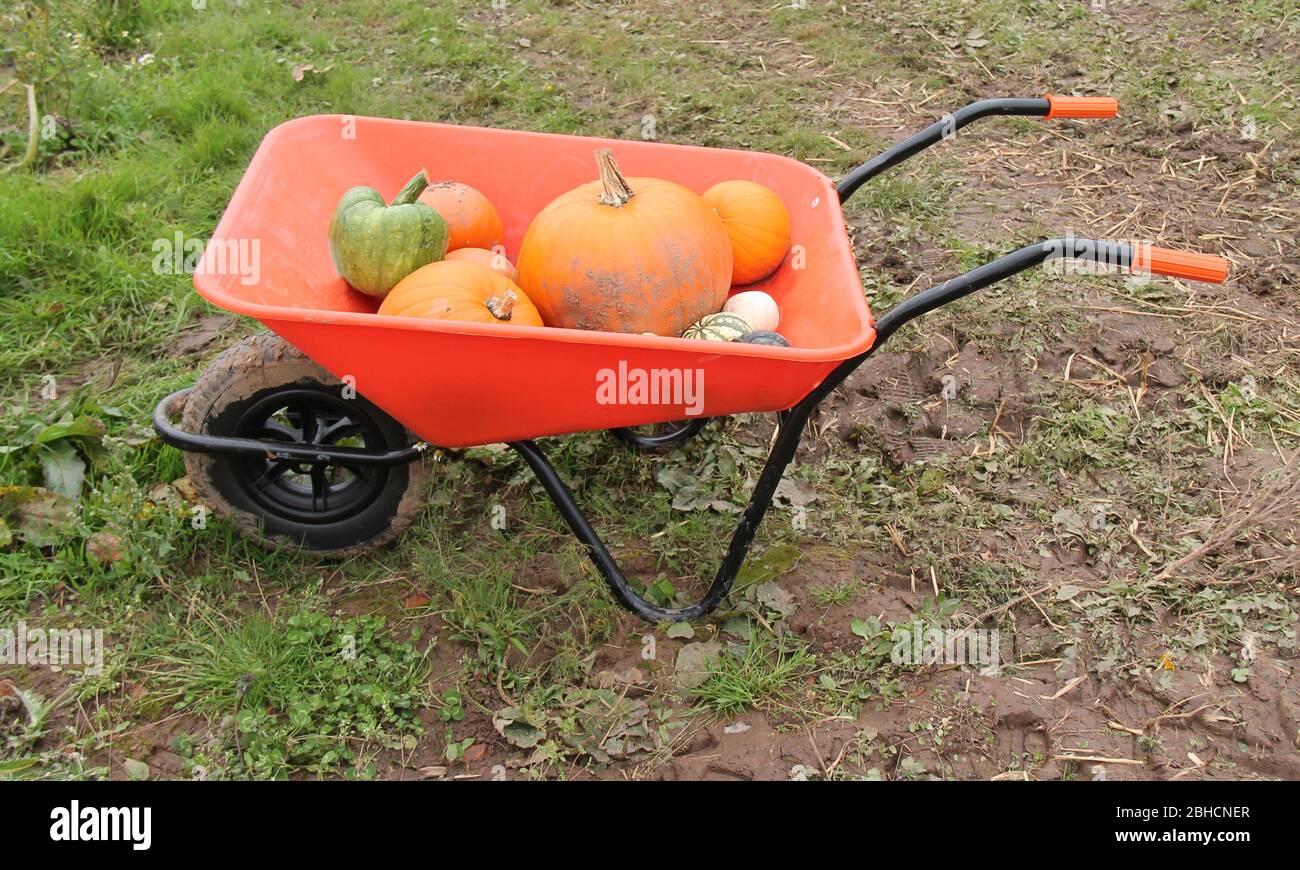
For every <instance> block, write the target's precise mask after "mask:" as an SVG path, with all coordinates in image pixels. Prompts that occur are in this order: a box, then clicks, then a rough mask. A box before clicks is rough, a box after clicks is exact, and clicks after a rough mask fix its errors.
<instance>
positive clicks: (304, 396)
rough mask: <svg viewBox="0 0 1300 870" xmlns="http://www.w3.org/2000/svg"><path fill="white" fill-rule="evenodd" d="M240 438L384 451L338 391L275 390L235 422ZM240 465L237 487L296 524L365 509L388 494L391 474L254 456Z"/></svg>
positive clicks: (370, 423)
mask: <svg viewBox="0 0 1300 870" xmlns="http://www.w3.org/2000/svg"><path fill="white" fill-rule="evenodd" d="M232 434H234V435H235V436H237V437H243V438H257V439H261V440H273V441H284V442H292V443H295V444H314V445H321V446H334V447H362V448H366V449H369V450H386V449H388V446H387V445H386V444H385V441H384V437H383V434H382V432H381V431H380V429H379V427H378V425H376V423H375V421H374V420H372V419H370V417H369V416H368V415H366V414H365V413H364V412H363V411H362V409H361V408H360V407H358V404H357V403H356V402H352V401H348V400H347V399H344V398H342V396H341V395H339V393H338V388H335V389H334V391H329V388H326V387H318V388H316V389H311V388H295V389H288V390H277V391H276V392H274V393H272V394H270V395H267V396H264V397H262V398H261V399H259V400H258V401H256V402H254V403H253V404H252V405H251V406H250V407H249V408H248V410H246V411H245V412H244V413H243V414H242V415H241V416H240V418H239V420H238V421H237V422H236V424H235V431H234V433H232ZM234 464H235V472H236V473H235V479H236V483H237V484H238V486H239V487H240V489H242V490H243V492H244V493H245V494H246V495H247V496H248V498H249V499H250V500H251V501H252V502H253V503H254V504H256V505H257V506H258V507H259V508H261V509H262V510H263V511H266V512H267V513H268V514H271V515H274V516H276V517H280V518H282V519H286V520H292V521H294V522H298V523H314V524H321V523H334V522H338V521H340V520H344V519H347V518H348V517H352V516H355V515H356V514H358V513H360V512H361V511H363V510H365V509H366V508H367V507H369V506H370V505H371V504H373V503H374V501H375V499H376V498H378V497H379V495H380V493H382V492H383V490H384V486H385V485H386V484H387V482H388V469H387V468H384V467H382V466H375V465H348V464H339V463H336V462H332V461H331V462H300V461H296V460H291V459H272V458H270V457H267V458H262V457H249V458H246V459H238V460H236V462H235V463H234Z"/></svg>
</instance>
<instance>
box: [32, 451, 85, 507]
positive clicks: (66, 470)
mask: <svg viewBox="0 0 1300 870" xmlns="http://www.w3.org/2000/svg"><path fill="white" fill-rule="evenodd" d="M41 470H42V472H43V473H44V475H45V488H46V489H48V490H50V491H51V492H55V493H58V494H59V495H61V496H64V497H66V498H70V499H77V498H80V497H81V484H82V483H83V482H84V481H85V479H86V463H85V462H83V461H82V459H81V456H80V454H78V453H77V448H76V447H74V446H73V444H72V442H71V441H67V440H63V441H56V442H54V443H53V444H49V445H47V446H46V449H45V450H43V451H42V452H41Z"/></svg>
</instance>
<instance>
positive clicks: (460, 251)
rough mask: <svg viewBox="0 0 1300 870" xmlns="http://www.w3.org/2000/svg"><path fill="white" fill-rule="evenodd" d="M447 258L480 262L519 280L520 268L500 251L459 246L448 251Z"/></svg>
mask: <svg viewBox="0 0 1300 870" xmlns="http://www.w3.org/2000/svg"><path fill="white" fill-rule="evenodd" d="M444 259H447V260H466V261H468V262H470V263H478V264H479V265H480V266H487V267H488V268H489V269H492V270H494V271H497V272H500V273H501V274H502V275H505V276H506V277H507V278H509V279H510V280H511V281H516V282H517V281H518V280H519V270H518V269H516V268H515V265H514V263H511V262H510V261H509V260H507V259H506V255H505V254H502V253H499V252H498V251H489V250H487V249H486V248H457V249H456V250H454V251H448V252H447V256H446V257H445V258H444Z"/></svg>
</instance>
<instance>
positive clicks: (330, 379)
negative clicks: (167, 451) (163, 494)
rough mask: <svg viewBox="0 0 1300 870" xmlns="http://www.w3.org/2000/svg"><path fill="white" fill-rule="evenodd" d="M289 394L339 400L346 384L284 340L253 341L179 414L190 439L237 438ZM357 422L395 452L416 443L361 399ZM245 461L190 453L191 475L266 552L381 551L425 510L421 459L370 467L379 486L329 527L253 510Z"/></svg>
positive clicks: (204, 381) (231, 354)
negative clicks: (256, 414) (242, 423)
mask: <svg viewBox="0 0 1300 870" xmlns="http://www.w3.org/2000/svg"><path fill="white" fill-rule="evenodd" d="M286 388H294V389H298V388H308V389H322V390H326V391H329V392H330V393H332V394H334V395H338V394H339V393H340V392H341V391H342V389H343V385H342V382H341V381H339V379H338V378H336V377H334V376H333V375H331V374H330V373H329V372H327V371H325V370H324V369H322V368H321V367H320V366H318V365H316V363H314V362H312V361H311V360H310V359H308V358H307V357H306V356H304V355H303V354H302V353H301V352H299V351H298V350H297V349H296V348H294V347H293V346H292V345H290V344H288V343H287V342H286V341H284V340H283V339H282V338H280V337H279V336H277V335H272V334H270V333H260V334H258V335H253V336H250V337H248V338H246V339H244V340H243V341H241V342H240V343H239V344H237V345H235V346H234V347H232V348H230V349H229V350H227V351H226V352H225V353H223V354H221V355H220V356H218V357H217V358H216V359H215V360H213V361H212V364H211V365H209V366H208V368H207V369H206V370H205V371H204V372H203V375H202V376H201V377H200V378H199V380H198V382H197V383H196V384H195V385H194V389H193V391H192V392H191V393H190V395H189V397H188V399H187V400H186V403H185V410H184V412H183V414H182V415H181V425H182V427H183V428H184V429H185V430H186V431H188V432H201V433H204V434H207V435H234V434H236V432H235V431H233V430H234V428H235V427H236V421H238V420H239V419H240V418H241V417H242V416H243V414H244V412H245V411H247V410H248V409H251V408H252V407H253V406H254V405H256V404H257V403H259V402H263V401H265V400H266V399H267V398H268V397H269V396H272V395H273V394H274V393H276V392H277V391H280V390H284V389H286ZM347 402H348V403H349V405H350V406H352V407H355V409H356V413H357V415H359V416H360V417H361V418H364V419H366V420H367V422H368V424H369V426H370V427H371V430H372V431H376V430H377V431H378V433H379V434H380V436H381V437H382V440H383V441H384V443H383V444H381V445H375V444H370V443H367V444H366V446H367V447H370V448H372V449H375V448H377V449H383V450H395V449H398V448H400V447H402V446H404V445H406V444H409V443H410V442H411V441H412V440H413V438H412V436H411V435H410V433H408V432H407V431H406V428H405V427H404V426H402V424H400V423H398V422H397V421H396V420H393V418H391V417H389V416H388V415H387V414H386V413H384V412H383V411H382V410H380V409H379V408H377V407H376V406H375V405H373V404H372V403H370V402H369V401H367V400H365V399H364V398H362V397H361V396H359V395H357V396H355V397H353V398H349V399H347ZM247 461H248V460H247V459H246V458H244V457H235V456H222V455H217V454H207V453H188V452H187V453H186V454H185V470H186V472H187V473H188V475H189V479H190V482H191V483H192V484H193V485H194V488H195V490H196V491H197V493H198V495H199V498H200V499H201V500H202V501H203V503H204V504H206V505H207V506H208V507H209V508H210V509H211V510H212V511H213V512H214V513H216V514H217V515H219V516H222V517H225V518H227V519H229V520H230V521H231V522H233V523H234V525H235V526H236V527H237V528H238V529H239V531H240V533H242V534H243V535H245V536H246V537H248V538H251V539H252V540H254V541H257V542H258V543H259V544H261V545H262V546H264V547H266V548H267V549H280V548H284V547H291V548H305V549H308V550H311V551H313V552H315V553H317V554H319V555H323V556H328V557H335V558H342V557H346V556H351V555H354V554H356V553H360V552H364V551H366V550H370V549H374V548H375V547H379V546H382V545H383V544H387V543H389V542H391V541H393V540H395V539H396V538H397V537H398V536H400V535H401V534H402V532H404V531H405V530H406V528H407V527H408V526H410V524H411V522H412V521H413V520H414V519H415V518H416V517H417V516H418V515H419V512H420V509H421V508H422V507H423V505H424V497H425V488H426V485H427V482H428V478H429V468H428V465H427V464H426V461H425V460H423V459H421V460H418V461H416V462H412V463H410V464H409V465H395V466H386V467H381V466H371V467H370V468H371V469H373V473H375V474H376V480H377V481H378V482H377V483H376V484H375V485H374V490H375V492H373V493H371V494H370V495H369V496H368V498H367V500H366V501H365V502H364V503H363V505H361V506H359V507H358V508H357V510H356V512H355V513H353V514H352V515H349V516H346V517H343V518H341V519H337V520H332V521H325V522H302V521H300V520H298V519H295V518H291V517H289V516H284V515H280V514H277V513H275V512H274V510H268V509H267V508H266V507H265V506H262V505H258V504H257V503H255V502H254V501H253V499H252V497H251V495H250V493H249V492H248V491H246V489H245V487H244V486H243V485H241V483H240V481H241V480H242V479H243V476H244V475H246V471H245V469H244V467H242V466H240V465H239V463H244V462H247Z"/></svg>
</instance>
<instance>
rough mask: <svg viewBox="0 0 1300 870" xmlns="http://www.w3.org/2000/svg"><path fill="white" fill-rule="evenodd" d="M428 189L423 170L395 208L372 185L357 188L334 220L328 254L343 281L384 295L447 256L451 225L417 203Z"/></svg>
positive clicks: (341, 203)
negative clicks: (416, 272)
mask: <svg viewBox="0 0 1300 870" xmlns="http://www.w3.org/2000/svg"><path fill="white" fill-rule="evenodd" d="M428 185H429V179H428V178H426V177H425V175H424V170H423V169H422V170H420V173H419V174H418V175H416V176H415V177H414V178H412V179H411V180H410V181H408V182H407V183H406V186H405V187H403V188H402V189H401V191H400V192H399V193H398V194H397V197H396V198H395V199H394V200H393V203H392V205H385V204H384V198H383V197H382V196H381V195H380V194H379V191H377V190H375V189H374V188H373V187H354V188H352V189H351V190H349V191H348V192H347V193H345V194H343V198H342V199H340V200H339V204H338V206H337V207H336V208H335V209H334V217H333V218H332V219H331V220H330V231H329V238H330V256H331V257H333V258H334V268H335V269H337V270H338V273H339V275H340V276H342V278H343V280H344V281H347V282H348V283H349V284H351V285H352V286H353V287H354V288H356V289H357V290H360V291H361V292H362V293H368V294H370V295H371V296H380V297H382V296H384V295H385V294H387V293H388V291H389V290H392V289H393V287H394V285H396V284H397V282H398V281H401V280H402V279H403V278H405V277H406V276H407V275H409V274H411V273H412V272H414V271H415V270H416V269H418V268H420V267H421V266H427V265H428V264H429V263H432V262H435V261H437V260H441V259H442V258H443V257H444V256H445V255H446V253H447V238H448V236H449V231H448V229H447V222H446V221H444V220H443V219H442V216H441V215H439V214H438V213H437V212H436V211H434V210H433V209H431V208H429V206H427V205H425V204H424V203H422V202H416V200H417V199H419V196H420V194H421V193H422V192H423V191H424V189H425V188H426V187H428Z"/></svg>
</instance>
